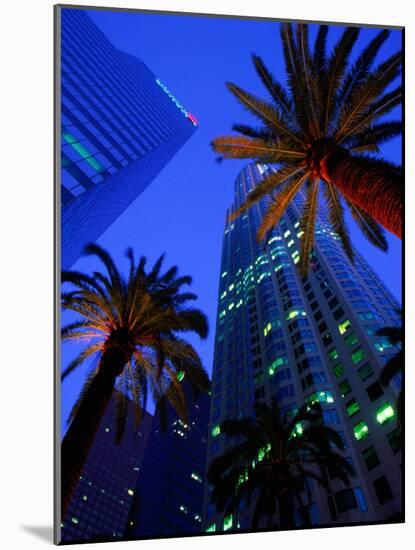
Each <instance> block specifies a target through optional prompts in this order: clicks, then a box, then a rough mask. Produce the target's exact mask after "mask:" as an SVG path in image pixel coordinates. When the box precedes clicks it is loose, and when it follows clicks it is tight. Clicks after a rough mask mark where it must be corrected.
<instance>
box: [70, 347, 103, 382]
mask: <svg viewBox="0 0 415 550" xmlns="http://www.w3.org/2000/svg"><path fill="white" fill-rule="evenodd" d="M101 350H102V342H97V343H94V344H91V345H90V346H88V347H87V348H85V349H83V350H82V351H81V353H80V354H79V355H78V356H77V357H76V358H75V359H73V360H72V361H71V362H70V363H69V365H68V366H67V367H66V368H65V369H64V370H63V371H62V375H61V380H62V381H63V380H65V378H66V377H67V376H68V375H69V374H71V373H72V372H73V371H74V370H75V369H77V368H78V367H79V366H80V365H82V363H83V362H84V361H86V360H87V359H88V358H89V357H91V356H92V355H94V354H95V353H97V352H99V351H101Z"/></svg>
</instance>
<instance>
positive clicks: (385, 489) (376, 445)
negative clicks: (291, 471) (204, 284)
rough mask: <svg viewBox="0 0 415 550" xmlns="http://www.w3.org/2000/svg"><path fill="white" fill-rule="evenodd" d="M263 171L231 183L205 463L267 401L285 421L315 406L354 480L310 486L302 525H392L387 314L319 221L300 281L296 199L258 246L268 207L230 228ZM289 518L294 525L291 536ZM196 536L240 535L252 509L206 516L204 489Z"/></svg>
mask: <svg viewBox="0 0 415 550" xmlns="http://www.w3.org/2000/svg"><path fill="white" fill-rule="evenodd" d="M268 169H269V168H267V167H266V166H263V165H255V164H250V165H249V166H247V167H246V168H244V169H243V170H242V171H241V172H240V173H239V175H238V177H237V179H236V182H235V195H234V204H233V206H232V207H231V208H230V210H229V211H228V212H227V218H226V224H225V232H224V238H223V247H222V259H221V274H220V278H219V297H218V300H219V304H218V312H217V322H216V336H215V353H214V368H213V382H212V384H213V386H212V400H211V414H210V431H209V441H208V464H209V462H210V461H211V460H212V459H213V458H215V457H216V456H218V455H220V454H222V453H223V452H224V451H225V450H228V449H229V448H230V446H232V445H233V443H232V440H230V441H227V440H226V438H225V437H224V436H222V435H221V434H220V429H219V428H218V427H219V426H220V424H221V422H223V421H224V420H225V419H229V418H244V417H250V416H253V403H254V402H255V401H258V400H259V401H267V402H271V400H272V398H275V399H276V400H277V402H278V404H279V405H280V407H281V408H282V409H283V411H284V412H285V413H286V414H287V415H290V414H294V413H295V411H296V410H297V409H298V408H299V407H300V406H301V405H302V404H303V403H313V402H320V403H321V406H322V409H323V417H324V422H325V423H327V424H328V425H330V426H332V427H333V428H335V429H336V430H338V431H339V432H340V434H341V436H342V437H343V440H344V442H345V445H346V450H345V456H346V457H347V458H348V460H349V461H350V462H351V463H352V464H353V466H354V468H355V470H356V477H355V478H354V479H352V484H351V487H350V488H346V487H344V485H342V484H341V483H340V481H336V480H334V481H333V484H332V487H333V494H327V493H326V491H325V490H324V489H322V488H319V487H318V486H317V485H316V483H315V482H313V483H311V482H310V484H308V485H309V487H311V495H312V502H311V504H310V506H309V509H308V516H309V518H310V521H311V523H312V524H314V525H329V524H330V525H332V524H336V523H337V524H347V523H358V522H382V521H396V520H399V519H400V518H401V517H402V516H401V513H402V471H401V467H402V466H401V465H402V456H401V450H400V447H401V438H400V432H399V429H398V428H397V423H396V396H397V393H398V391H399V387H400V380H399V379H397V380H394V381H393V383H392V385H391V387H388V388H383V387H381V385H380V384H379V374H380V372H381V369H382V366H383V365H384V364H385V362H386V361H387V360H388V359H389V358H390V357H392V356H393V355H394V354H395V353H396V352H397V348H395V347H392V346H391V345H390V343H389V342H388V341H387V340H386V339H385V338H382V337H379V336H377V335H376V331H377V330H378V329H379V328H380V327H383V326H388V325H399V324H400V317H399V312H398V311H397V310H398V309H399V307H400V306H399V303H398V302H397V300H396V299H395V298H394V296H393V295H392V294H391V293H390V291H389V290H388V289H387V288H386V287H385V285H384V284H383V283H382V281H381V280H380V279H379V277H378V276H377V275H376V273H375V272H374V271H373V270H372V269H371V268H370V266H369V265H368V264H367V262H366V261H365V259H364V258H363V257H362V255H361V254H359V253H356V258H355V261H354V264H352V263H351V262H350V261H349V259H348V258H347V256H346V255H345V253H344V252H343V250H342V248H341V246H340V242H339V237H338V236H337V235H336V233H335V232H334V231H333V230H332V228H331V226H330V224H329V222H328V219H327V218H326V216H325V214H324V213H323V212H321V211H320V212H319V213H318V215H317V221H316V239H315V246H314V251H313V256H312V258H311V262H310V268H309V271H308V274H307V277H301V275H300V273H299V270H298V269H297V265H296V264H297V263H298V262H299V254H300V237H301V230H300V227H299V226H300V224H299V219H300V212H301V206H302V202H303V197H302V196H301V194H300V195H298V196H297V197H296V198H295V200H294V202H293V203H292V204H291V205H290V206H289V207H288V209H287V210H286V212H285V214H284V215H283V217H282V219H281V222H280V223H279V225H278V227H277V228H275V229H274V230H273V231H272V232H271V233H270V234H269V235H268V236H267V239H266V241H265V242H262V243H258V242H257V238H256V232H257V229H258V227H259V223H260V220H261V218H262V215H263V213H264V211H265V209H266V206H267V201H268V199H263V200H262V201H261V202H260V203H259V204H257V205H254V206H253V207H251V208H250V209H249V210H248V211H247V212H246V213H244V214H243V215H241V216H240V217H239V218H237V219H236V220H235V221H231V220H230V215H231V213H232V212H234V211H235V210H236V209H237V208H238V207H239V206H241V204H242V203H243V202H244V201H245V198H246V196H247V195H248V194H249V192H250V191H251V190H252V189H253V188H254V186H255V185H256V184H257V183H258V182H259V181H260V180H261V179H262V176H263V174H264V172H266V171H267V170H268ZM300 517H301V516H300V514H299V510H296V524H297V525H298V526H301V519H300ZM203 527H204V530H205V531H208V532H214V531H215V532H218V531H226V530H228V529H238V528H239V529H252V508H248V509H243V508H242V509H241V510H240V512H238V513H235V514H233V515H232V516H230V517H229V516H226V517H223V515H222V514H218V513H217V511H216V509H215V506H214V504H213V503H211V502H210V499H209V487H208V486H206V487H205V499H204V518H203Z"/></svg>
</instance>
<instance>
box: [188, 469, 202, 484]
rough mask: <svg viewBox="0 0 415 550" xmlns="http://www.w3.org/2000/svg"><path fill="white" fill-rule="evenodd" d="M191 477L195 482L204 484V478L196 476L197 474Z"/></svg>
mask: <svg viewBox="0 0 415 550" xmlns="http://www.w3.org/2000/svg"><path fill="white" fill-rule="evenodd" d="M190 477H191V478H192V479H194V480H195V481H198V482H199V483H202V478H201V477H200V475H198V474H196V473H195V472H192V473H191V474H190Z"/></svg>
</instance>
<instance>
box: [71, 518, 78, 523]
mask: <svg viewBox="0 0 415 550" xmlns="http://www.w3.org/2000/svg"><path fill="white" fill-rule="evenodd" d="M71 521H72V523H75V525H78V523H79V519H78V518H76V517H73V518H72V519H71Z"/></svg>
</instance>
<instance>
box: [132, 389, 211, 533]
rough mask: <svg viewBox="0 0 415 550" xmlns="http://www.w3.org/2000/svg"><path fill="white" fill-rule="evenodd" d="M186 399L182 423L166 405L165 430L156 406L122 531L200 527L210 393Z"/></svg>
mask: <svg viewBox="0 0 415 550" xmlns="http://www.w3.org/2000/svg"><path fill="white" fill-rule="evenodd" d="M185 392H186V395H187V400H188V403H189V418H188V423H187V424H186V423H185V422H183V421H182V420H181V419H180V418H179V417H178V416H177V413H176V412H175V411H174V410H173V408H172V407H171V406H168V415H167V418H168V426H167V431H165V430H162V429H161V425H160V416H159V414H158V411H156V413H155V415H154V422H153V427H152V430H151V433H150V435H149V438H148V444H147V449H146V455H145V459H144V462H143V465H142V468H141V471H140V475H139V477H138V480H137V486H136V490H135V495H134V500H133V504H132V507H131V514H130V520H129V526H128V530H127V532H126V536H127V537H128V538H129V537H138V538H147V537H152V538H154V537H163V536H168V535H170V536H171V535H177V536H179V535H186V534H191V533H198V532H200V531H201V530H202V506H203V480H204V472H205V468H206V450H207V431H208V424H207V423H208V417H209V405H210V398H209V396H208V395H202V396H200V397H199V398H198V399H196V400H193V399H192V397H191V391H190V389H189V386H185Z"/></svg>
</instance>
